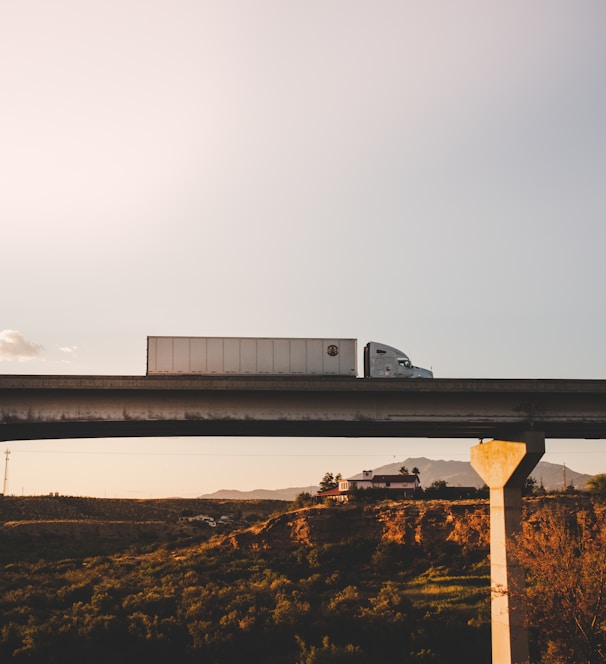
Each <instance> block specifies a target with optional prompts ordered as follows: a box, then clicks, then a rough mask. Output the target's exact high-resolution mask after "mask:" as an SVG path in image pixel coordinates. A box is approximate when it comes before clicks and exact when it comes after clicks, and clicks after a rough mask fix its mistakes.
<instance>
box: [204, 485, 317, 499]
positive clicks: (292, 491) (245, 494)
mask: <svg viewBox="0 0 606 664" xmlns="http://www.w3.org/2000/svg"><path fill="white" fill-rule="evenodd" d="M319 488H320V487H319V486H317V485H316V486H301V487H289V488H288V489H252V490H251V491H238V490H237V489H220V490H219V491H215V492H214V493H205V494H204V495H203V496H199V497H200V498H210V499H214V500H288V501H293V500H294V499H295V498H296V497H297V496H298V495H299V494H300V493H304V492H307V493H311V495H312V496H313V495H314V494H315V493H316V492H317V491H318V490H319Z"/></svg>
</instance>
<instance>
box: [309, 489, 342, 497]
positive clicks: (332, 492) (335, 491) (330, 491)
mask: <svg viewBox="0 0 606 664" xmlns="http://www.w3.org/2000/svg"><path fill="white" fill-rule="evenodd" d="M346 493H347V491H341V490H340V489H328V491H318V493H316V496H342V495H344V494H346Z"/></svg>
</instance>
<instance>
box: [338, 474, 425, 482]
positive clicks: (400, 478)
mask: <svg viewBox="0 0 606 664" xmlns="http://www.w3.org/2000/svg"><path fill="white" fill-rule="evenodd" d="M348 481H349V482H418V481H419V478H418V476H417V475H399V474H398V475H374V476H373V477H365V478H362V477H356V478H353V477H352V478H350V479H349V480H348Z"/></svg>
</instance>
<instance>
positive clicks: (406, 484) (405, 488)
mask: <svg viewBox="0 0 606 664" xmlns="http://www.w3.org/2000/svg"><path fill="white" fill-rule="evenodd" d="M420 488H421V482H420V481H419V476H418V475H375V474H374V471H372V470H363V471H362V473H361V476H354V477H350V478H349V479H346V480H339V486H338V487H337V488H335V489H330V490H328V491H318V493H317V494H316V495H317V496H318V497H319V498H329V499H331V500H335V501H337V502H347V500H348V498H349V495H350V494H351V493H352V492H353V491H359V490H361V489H382V490H383V491H397V492H398V495H400V496H402V495H403V496H405V497H407V498H412V496H413V495H414V494H415V492H416V491H418V490H419V489H420Z"/></svg>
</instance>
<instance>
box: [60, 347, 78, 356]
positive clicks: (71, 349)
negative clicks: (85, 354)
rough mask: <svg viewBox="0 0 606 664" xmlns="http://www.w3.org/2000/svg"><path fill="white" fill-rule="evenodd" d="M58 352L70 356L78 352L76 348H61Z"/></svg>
mask: <svg viewBox="0 0 606 664" xmlns="http://www.w3.org/2000/svg"><path fill="white" fill-rule="evenodd" d="M59 350H60V351H61V352H62V353H67V354H71V353H75V352H76V351H77V350H78V346H61V348H59Z"/></svg>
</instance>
